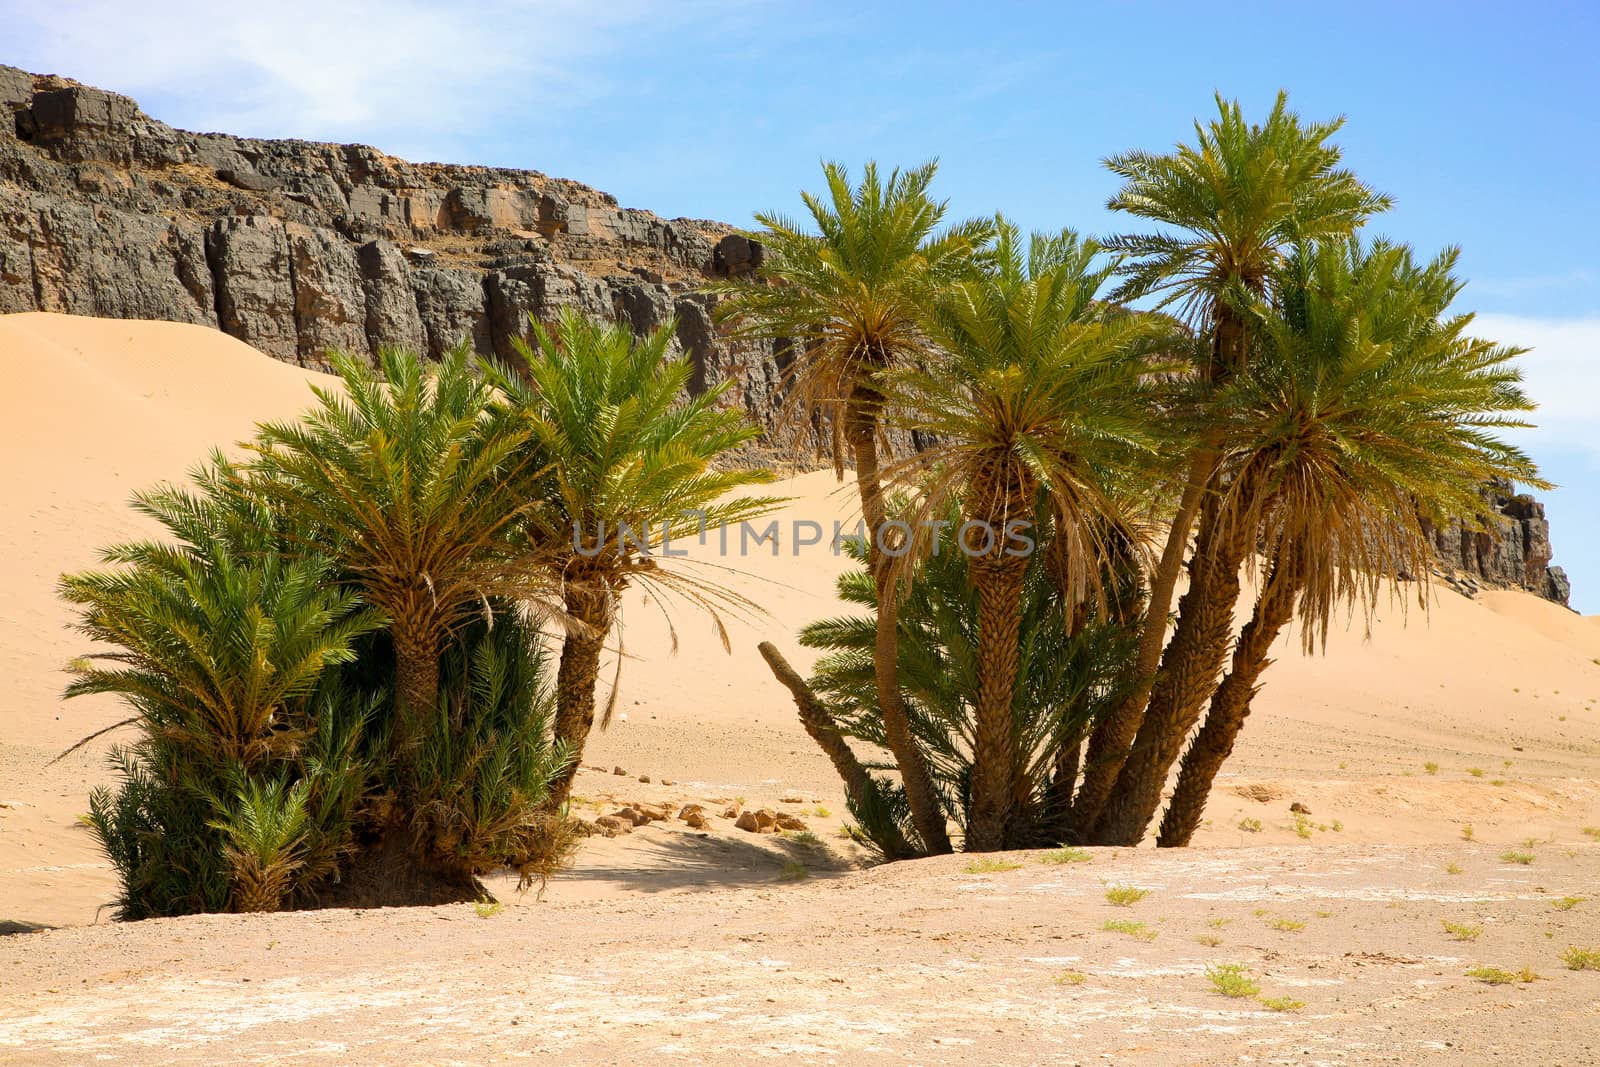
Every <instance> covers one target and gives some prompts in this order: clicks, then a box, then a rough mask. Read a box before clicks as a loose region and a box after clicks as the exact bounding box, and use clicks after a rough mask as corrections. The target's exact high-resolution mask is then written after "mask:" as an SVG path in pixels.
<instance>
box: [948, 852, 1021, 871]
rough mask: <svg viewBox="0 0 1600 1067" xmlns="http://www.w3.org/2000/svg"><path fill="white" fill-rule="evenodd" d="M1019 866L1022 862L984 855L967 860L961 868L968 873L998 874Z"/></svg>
mask: <svg viewBox="0 0 1600 1067" xmlns="http://www.w3.org/2000/svg"><path fill="white" fill-rule="evenodd" d="M1021 866H1022V864H1020V863H1018V862H1017V861H1016V860H1002V859H990V858H989V857H987V856H985V857H982V858H980V859H975V860H972V861H970V862H968V864H967V865H966V866H965V867H963V868H961V869H962V870H963V871H965V872H966V873H968V874H999V873H1000V872H1002V871H1015V870H1017V869H1019V868H1020V867H1021Z"/></svg>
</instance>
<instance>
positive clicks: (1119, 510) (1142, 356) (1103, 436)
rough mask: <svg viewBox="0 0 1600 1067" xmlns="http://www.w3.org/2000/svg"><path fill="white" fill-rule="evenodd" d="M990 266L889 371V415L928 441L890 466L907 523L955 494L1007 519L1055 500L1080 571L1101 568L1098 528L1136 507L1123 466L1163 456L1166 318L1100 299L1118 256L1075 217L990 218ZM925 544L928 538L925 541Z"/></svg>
mask: <svg viewBox="0 0 1600 1067" xmlns="http://www.w3.org/2000/svg"><path fill="white" fill-rule="evenodd" d="M995 229H996V233H997V234H998V240H997V242H996V245H995V248H994V250H993V253H992V256H991V264H992V265H991V268H990V269H989V270H988V271H987V272H986V273H985V274H984V275H983V276H982V277H979V278H976V279H971V280H968V281H965V282H962V283H960V284H958V285H955V286H953V287H952V288H951V289H950V290H949V292H948V293H947V295H946V296H945V297H944V298H943V299H941V300H940V301H939V303H938V304H937V305H935V307H934V308H933V309H932V314H931V316H930V321H929V323H928V327H927V328H928V332H929V334H930V335H931V337H932V338H933V339H934V340H935V341H936V342H937V345H938V352H937V355H936V356H935V357H934V358H931V359H928V360H924V361H921V362H918V363H915V364H910V365H907V366H904V367H902V368H900V369H899V370H897V371H895V372H894V373H893V374H892V375H890V376H889V378H888V379H887V380H888V381H889V382H890V383H891V384H892V392H893V394H894V396H895V398H896V401H897V406H896V407H897V411H899V412H900V415H899V416H898V417H897V418H896V420H895V425H898V426H901V427H903V428H905V429H908V430H914V431H917V432H919V433H920V434H922V435H923V439H924V440H927V441H928V442H929V445H928V447H926V448H925V449H924V450H923V451H922V452H921V453H919V454H918V455H916V456H913V457H909V458H908V459H907V460H905V461H903V462H902V463H900V464H898V465H897V466H896V467H895V468H894V469H893V471H892V474H893V476H894V477H895V479H896V480H897V481H899V482H900V483H901V484H902V485H906V486H907V487H913V486H914V487H915V489H916V492H917V501H918V504H917V507H916V509H915V511H914V515H913V520H912V526H913V528H914V529H926V528H927V527H926V523H927V521H928V520H929V519H930V518H932V517H934V516H937V515H939V514H941V513H942V512H944V511H945V510H947V509H948V508H949V507H950V505H951V503H952V501H955V500H958V499H959V500H960V501H961V503H962V507H963V509H964V515H963V517H964V518H970V519H973V520H979V521H982V522H984V523H987V524H988V525H989V526H990V528H991V529H995V530H1000V529H1004V528H1005V527H1006V525H1007V524H1008V523H1011V522H1014V521H1030V520H1031V519H1032V517H1033V509H1034V506H1035V497H1036V495H1037V494H1038V493H1040V492H1043V493H1044V494H1045V495H1046V496H1047V497H1048V499H1049V500H1050V501H1051V503H1052V505H1053V508H1054V512H1055V519H1056V531H1057V536H1058V537H1063V538H1066V542H1064V543H1066V544H1070V545H1073V546H1075V552H1073V553H1071V556H1072V558H1071V561H1070V569H1072V570H1073V571H1074V572H1075V573H1076V574H1077V575H1078V576H1079V578H1080V580H1081V581H1087V580H1088V578H1089V576H1091V575H1093V574H1097V573H1098V572H1099V566H1098V560H1099V559H1100V558H1103V556H1104V555H1105V553H1104V551H1103V546H1101V545H1100V544H1099V541H1100V536H1101V535H1100V533H1099V531H1101V530H1103V529H1105V528H1107V526H1108V525H1109V526H1111V527H1118V528H1127V527H1129V526H1131V524H1132V521H1133V519H1132V516H1131V515H1130V514H1129V510H1130V509H1129V507H1128V506H1127V500H1126V498H1125V496H1124V493H1123V489H1124V488H1125V487H1124V485H1123V483H1124V482H1126V481H1127V480H1128V479H1125V478H1123V477H1122V476H1121V473H1120V472H1128V471H1133V470H1138V469H1140V468H1148V467H1151V466H1153V465H1155V464H1156V462H1158V460H1159V452H1158V449H1157V447H1156V446H1157V443H1158V439H1157V436H1156V433H1155V429H1154V426H1155V423H1154V420H1153V418H1152V410H1153V405H1152V397H1151V390H1152V388H1153V385H1152V382H1153V380H1154V379H1155V378H1156V377H1157V376H1158V375H1159V374H1160V373H1161V372H1162V370H1163V369H1164V364H1163V363H1162V361H1161V359H1160V358H1159V354H1160V353H1161V352H1163V351H1164V350H1165V349H1167V348H1168V347H1170V345H1171V344H1172V343H1174V338H1173V332H1172V328H1171V324H1170V322H1169V321H1168V320H1165V319H1163V318H1161V317H1158V316H1145V315H1138V314H1132V313H1128V312H1125V311H1122V310H1120V309H1117V308H1114V307H1111V306H1108V305H1106V304H1103V303H1101V302H1100V301H1099V299H1098V297H1099V290H1100V288H1101V286H1102V285H1103V284H1104V283H1105V281H1106V280H1107V278H1108V277H1109V276H1110V275H1111V273H1112V270H1113V269H1114V266H1115V264H1114V263H1113V262H1111V261H1107V260H1105V259H1104V258H1103V257H1102V256H1101V255H1100V248H1099V246H1098V245H1097V244H1095V243H1094V242H1093V241H1088V240H1084V239H1082V238H1080V237H1079V236H1078V235H1077V234H1075V233H1073V232H1072V231H1070V230H1069V231H1064V232H1062V233H1060V234H1057V235H1034V236H1033V238H1032V239H1031V241H1028V242H1024V241H1023V240H1022V238H1021V236H1020V234H1019V231H1018V230H1017V228H1016V227H1015V226H1013V225H1012V224H1010V223H1008V222H1007V221H1005V220H1004V219H1003V218H1002V219H998V220H997V222H996V227H995ZM924 547H926V546H924Z"/></svg>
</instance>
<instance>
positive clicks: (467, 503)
mask: <svg viewBox="0 0 1600 1067" xmlns="http://www.w3.org/2000/svg"><path fill="white" fill-rule="evenodd" d="M379 363H380V369H381V374H380V373H379V372H378V371H376V370H374V369H373V368H372V367H370V366H368V365H367V364H366V363H364V362H363V361H361V360H358V359H355V358H354V357H351V356H348V355H342V354H341V355H336V356H335V358H334V367H335V369H336V370H337V372H338V373H339V376H340V378H341V379H342V386H343V388H342V389H335V388H327V387H322V386H313V387H312V391H313V392H314V393H315V394H316V397H317V399H318V401H319V404H318V405H317V406H316V407H315V408H313V410H312V411H310V412H309V413H307V414H306V415H305V416H304V417H303V418H301V419H300V420H298V421H295V422H278V423H267V424H264V425H262V426H261V427H260V429H259V431H258V434H257V437H256V439H255V440H254V441H253V442H251V443H250V447H251V448H252V449H253V451H254V452H255V459H254V461H253V463H252V464H251V469H250V471H249V474H250V477H251V481H250V486H249V489H250V491H251V492H254V493H258V494H259V495H260V496H261V498H262V499H263V500H264V501H265V502H266V503H267V504H269V505H270V506H271V507H272V509H273V510H275V511H278V512H280V513H284V514H291V515H293V516H294V517H295V522H296V526H297V528H299V529H302V530H314V531H317V537H318V538H319V540H320V542H321V544H322V547H323V550H324V551H326V552H328V553H329V554H331V555H332V556H333V557H334V558H335V559H336V560H337V562H338V564H339V565H340V567H341V568H343V570H344V571H346V572H348V574H349V575H350V576H351V577H352V578H353V579H354V580H355V581H356V582H357V584H358V585H359V586H360V588H361V590H362V593H363V596H364V597H365V599H366V601H367V602H368V603H369V604H371V605H373V606H374V607H376V608H377V609H379V610H380V611H382V612H383V613H384V614H385V615H386V616H388V618H389V632H390V635H391V636H392V638H393V640H394V652H395V682H396V685H395V689H396V693H397V695H398V697H399V703H400V712H401V714H400V716H399V720H398V727H399V730H400V734H399V736H400V738H401V739H404V738H405V737H406V736H407V735H408V734H410V733H411V732H412V728H413V727H414V726H415V725H416V723H417V722H418V721H419V720H421V719H423V718H426V717H427V716H430V715H432V713H433V710H434V707H435V705H436V704H437V703H438V697H439V656H440V653H441V651H442V649H443V646H444V643H445V641H446V639H447V638H448V637H449V635H451V634H452V633H454V632H455V631H456V630H457V629H458V628H459V627H460V626H461V625H462V624H463V623H464V622H465V621H466V620H467V619H469V618H470V617H472V616H473V615H474V614H476V613H479V612H481V611H483V610H485V606H486V605H487V604H488V603H489V598H491V597H494V596H504V597H507V598H511V599H519V598H537V597H538V596H540V595H541V594H542V592H543V586H542V584H541V583H542V579H543V576H544V574H545V572H544V570H543V569H542V567H541V566H540V565H539V560H538V558H537V557H538V546H537V545H533V544H530V543H529V542H528V541H527V539H526V538H525V536H524V531H525V527H526V522H525V519H526V515H527V513H528V512H529V511H530V510H532V509H533V508H534V507H536V506H537V503H536V502H534V501H533V500H532V499H531V495H530V493H529V491H528V490H529V488H530V486H531V484H532V481H533V478H534V476H535V475H536V474H537V473H538V471H539V470H540V468H541V467H542V465H543V460H542V458H541V457H540V456H539V455H538V453H537V450H536V449H531V448H529V447H527V446H528V444H529V441H530V438H531V431H530V430H529V428H528V427H526V426H523V425H521V424H520V423H517V422H515V421H514V420H509V419H506V418H505V417H504V416H503V414H501V413H499V412H498V410H497V408H496V405H495V404H494V403H493V401H494V399H495V396H496V392H495V390H494V387H493V386H492V385H491V384H490V383H489V382H488V381H486V380H484V379H483V378H482V376H481V375H479V374H477V373H476V369H475V365H474V361H473V358H472V356H471V355H470V353H469V352H468V351H467V350H466V349H465V348H464V347H458V348H456V349H454V350H452V351H451V352H448V353H446V355H445V357H444V359H443V360H441V361H440V362H439V363H438V364H436V365H433V364H429V363H427V362H426V361H424V360H423V358H422V357H421V356H419V355H417V354H415V353H412V352H405V351H401V350H397V349H385V350H383V352H382V353H381V355H380V360H379Z"/></svg>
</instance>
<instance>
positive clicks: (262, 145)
mask: <svg viewBox="0 0 1600 1067" xmlns="http://www.w3.org/2000/svg"><path fill="white" fill-rule="evenodd" d="M760 263H761V246H760V245H759V244H756V243H755V242H753V241H750V240H749V239H747V238H745V237H742V236H739V235H738V234H735V233H734V232H733V230H732V228H731V227H729V226H725V225H723V224H720V223H715V222H703V221H697V220H691V219H672V220H667V219H662V218H658V217H656V216H655V215H652V214H650V213H649V212H647V211H636V210H631V209H627V208H621V207H619V206H618V205H617V203H616V200H615V199H614V198H612V197H611V196H608V195H607V194H605V193H602V192H599V191H597V190H594V189H591V188H589V187H587V186H584V185H580V184H578V183H576V182H571V181H564V180H561V179H556V178H549V177H546V176H545V175H543V174H539V173H537V172H533V171H519V170H504V169H497V168H492V167H467V166H448V165H443V164H412V163H408V162H405V161H404V160H399V159H395V158H393V157H390V156H386V155H384V154H383V153H382V152H379V151H377V150H376V149H373V148H368V147H366V146H364V145H333V144H314V143H309V142H304V141H262V140H252V139H247V138H238V137H228V136H224V135H220V134H195V133H187V132H184V131H181V130H175V129H173V128H172V127H170V126H168V125H166V124H165V123H162V122H159V121H157V120H155V119H152V118H150V117H149V116H147V115H145V114H144V113H143V112H142V111H141V110H140V109H139V106H138V105H137V104H136V103H135V102H134V101H132V100H130V99H128V98H127V97H125V96H120V95H118V94H116V93H110V92H105V91H103V90H100V89H95V88H91V87H88V86H84V85H79V84H77V83H74V82H71V81H68V80H66V79H62V78H56V77H44V76H36V75H32V74H28V73H26V72H24V71H20V70H16V69H15V68H11V67H0V312H8V311H31V310H42V311H61V312H68V313H71V314H80V315H104V316H112V317H128V318H157V319H174V320H178V321H182V322H194V323H202V324H205V325H209V326H214V327H216V328H218V329H221V330H223V331H225V332H227V333H229V334H232V335H234V336H235V337H238V338H240V339H241V340H244V341H247V342H249V343H250V344H252V345H254V346H255V347H257V348H259V349H261V350H262V351H264V352H267V353H269V354H270V355H273V356H275V357H277V358H279V359H283V360H288V361H292V362H295V363H299V364H302V365H305V366H323V365H325V364H326V362H327V358H328V353H329V352H330V351H331V350H335V349H337V350H343V351H348V352H354V353H358V354H361V355H365V356H368V357H371V356H373V355H374V354H375V353H376V352H377V350H378V348H379V347H381V346H383V345H402V346H411V347H415V348H420V349H423V350H425V351H427V352H429V353H430V354H433V355H435V356H437V355H438V354H439V353H441V352H443V351H444V350H445V349H447V348H449V347H451V346H452V345H455V344H457V343H460V342H461V341H463V340H465V341H466V342H468V343H469V344H471V345H472V346H473V347H475V348H476V349H478V350H479V351H481V352H485V353H488V352H494V353H498V354H499V355H501V356H509V355H510V354H511V352H512V341H513V339H514V338H516V337H518V336H520V335H522V334H524V333H525V332H526V331H527V329H528V320H529V317H530V316H532V317H535V318H539V319H549V318H552V317H554V316H555V314H556V313H557V311H558V310H559V309H561V308H563V307H576V308H579V309H581V310H582V311H584V312H586V313H588V314H591V315H603V316H607V317H617V318H620V319H622V320H624V321H626V322H628V323H629V324H630V325H632V326H633V327H634V328H635V329H637V330H641V331H643V330H647V329H654V328H656V327H659V326H661V325H662V324H664V323H666V322H668V321H671V320H673V319H674V318H676V319H677V321H678V326H677V333H676V336H677V339H678V343H679V344H680V345H681V347H682V348H683V350H684V351H685V352H686V353H688V354H689V356H690V357H691V358H692V359H693V361H694V368H695V369H694V387H695V388H696V389H704V388H707V387H709V386H711V385H712V384H715V383H721V382H728V383H729V385H730V392H731V394H732V395H733V396H734V397H735V398H737V400H738V401H739V402H741V403H743V404H744V405H745V406H746V407H747V408H748V409H749V410H750V413H751V414H752V415H753V416H754V417H755V418H757V419H758V420H759V421H761V422H762V423H763V424H764V425H767V426H771V425H773V422H774V419H775V418H776V414H777V410H778V407H779V399H780V398H779V395H778V394H779V392H780V385H781V382H780V374H779V373H777V372H776V368H779V367H781V366H783V365H784V359H783V352H784V349H785V346H783V345H774V344H771V343H752V342H745V341H740V342H737V343H735V342H731V341H729V340H728V339H727V338H726V337H725V336H724V334H723V333H722V332H721V331H719V330H718V329H717V328H716V327H715V326H714V325H713V324H712V320H711V315H710V310H711V307H712V305H713V304H714V299H713V298H711V297H708V296H706V295H704V294H703V293H701V292H700V291H699V290H700V288H701V286H702V285H703V283H704V282H705V281H706V279H707V278H708V277H713V276H718V275H723V276H725V275H729V274H737V273H743V272H749V271H753V270H755V269H756V268H757V267H759V266H760Z"/></svg>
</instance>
